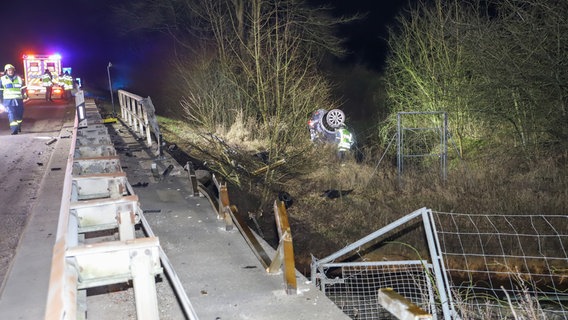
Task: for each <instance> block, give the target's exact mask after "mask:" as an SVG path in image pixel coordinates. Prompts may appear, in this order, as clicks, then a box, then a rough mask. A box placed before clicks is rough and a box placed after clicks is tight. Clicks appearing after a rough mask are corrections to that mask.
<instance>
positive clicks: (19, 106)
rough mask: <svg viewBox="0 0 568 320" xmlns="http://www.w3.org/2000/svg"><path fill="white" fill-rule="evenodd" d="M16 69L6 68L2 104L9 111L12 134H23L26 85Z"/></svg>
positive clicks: (0, 89) (0, 96)
mask: <svg viewBox="0 0 568 320" xmlns="http://www.w3.org/2000/svg"><path fill="white" fill-rule="evenodd" d="M15 72H16V68H14V66H13V65H11V64H7V65H5V66H4V75H3V76H2V77H1V78H0V103H2V105H3V106H4V108H5V109H6V110H7V111H8V121H10V130H11V131H12V134H18V133H19V132H21V131H22V130H21V127H22V121H23V118H24V92H23V90H25V87H24V83H23V81H22V78H20V76H18V75H16V74H15Z"/></svg>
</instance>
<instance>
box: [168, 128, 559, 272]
mask: <svg viewBox="0 0 568 320" xmlns="http://www.w3.org/2000/svg"><path fill="white" fill-rule="evenodd" d="M159 121H160V126H161V128H162V130H163V133H164V138H165V139H166V141H170V142H175V143H176V144H177V145H178V147H180V148H181V149H182V150H185V151H186V152H187V153H189V154H192V153H194V152H195V150H194V149H192V147H193V146H194V145H195V144H196V143H197V142H196V140H198V139H199V136H198V135H196V134H195V133H194V130H192V128H191V127H190V126H189V125H188V124H186V123H185V122H184V121H180V120H172V119H167V118H160V119H159ZM240 141H241V143H242V140H240ZM236 143H237V142H230V143H228V144H229V145H232V146H234V147H235V150H239V151H241V152H243V153H245V156H246V153H247V152H248V153H249V156H250V157H252V153H254V151H255V150H257V147H256V146H257V145H258V141H256V142H255V147H254V148H247V146H246V142H245V145H237V144H236ZM195 156H196V157H199V155H195ZM239 157H241V158H242V157H243V155H242V154H241V155H239ZM303 157H305V159H304V162H307V163H309V165H306V168H304V169H303V170H300V168H297V169H298V170H297V171H298V172H297V173H296V174H287V175H283V177H284V178H281V179H280V180H279V181H278V184H277V187H272V188H268V190H267V189H263V188H262V185H260V184H258V183H255V182H254V180H251V181H248V182H246V183H243V184H242V185H241V186H240V188H239V190H238V191H237V190H235V189H236V188H235V187H233V188H232V189H233V190H232V192H233V193H236V192H239V194H240V196H239V198H245V199H247V201H239V204H238V206H239V209H240V211H241V212H245V213H247V212H254V215H255V216H256V217H257V218H258V219H259V220H260V221H261V225H262V226H267V228H270V225H271V224H273V214H272V203H273V201H274V200H275V199H276V191H278V190H283V191H286V192H288V193H289V194H290V195H291V196H292V198H293V199H294V203H293V205H292V206H291V207H290V208H289V209H288V214H289V217H290V223H291V227H292V234H293V237H294V247H295V252H296V256H297V264H298V267H299V269H300V271H305V272H308V271H309V262H310V261H311V255H312V254H313V255H314V256H316V257H318V258H321V257H324V256H326V255H328V254H330V253H332V252H335V251H337V250H338V249H340V248H342V247H344V246H346V245H348V244H350V243H352V242H354V241H356V240H358V239H360V238H361V237H363V236H365V235H367V234H369V233H372V232H373V231H375V230H377V229H379V228H381V227H383V226H385V225H387V224H388V223H390V222H392V221H394V220H396V219H398V218H400V217H402V216H404V215H406V214H408V213H410V212H413V211H415V210H417V209H419V208H422V207H428V208H431V209H433V210H436V211H443V212H460V213H468V214H475V213H503V214H566V208H567V207H568V178H567V177H568V169H567V167H566V165H565V164H566V156H565V155H562V154H559V155H556V156H549V157H543V158H539V159H534V160H532V161H530V162H526V161H525V160H524V159H522V158H520V157H515V156H512V155H510V154H502V155H501V157H499V158H496V157H495V155H492V157H491V158H487V159H484V158H481V157H480V158H477V159H473V160H470V161H467V162H464V161H458V160H455V159H454V160H452V161H454V162H453V164H452V167H451V168H450V169H449V170H448V173H447V180H446V181H442V179H441V177H440V172H439V169H438V165H437V164H435V165H433V166H431V167H425V168H420V169H415V170H414V169H412V168H409V169H408V170H407V171H406V172H405V173H404V174H403V176H402V177H401V179H399V177H398V176H397V170H396V167H395V166H394V165H392V163H393V162H394V161H390V162H389V161H382V162H381V163H380V164H378V160H377V159H376V158H372V157H368V158H367V160H365V161H364V162H356V161H355V160H354V159H352V158H349V159H347V160H346V161H345V162H343V163H339V162H338V161H337V159H336V156H335V152H334V150H333V148H330V147H329V146H314V147H313V149H312V150H310V151H309V152H305V153H304V154H303ZM257 165H260V164H257ZM282 170H285V169H282ZM286 170H290V168H287V169H286ZM326 190H341V191H346V192H345V193H347V194H345V195H343V196H341V197H339V198H334V199H330V198H329V197H326V196H324V192H325V191H326ZM243 194H246V195H245V196H244V197H243ZM233 198H235V197H233ZM243 206H244V207H246V208H243ZM264 233H266V232H264ZM405 254H408V255H412V254H414V253H412V252H405V251H404V250H401V251H400V252H398V253H397V255H402V256H404V255H405Z"/></svg>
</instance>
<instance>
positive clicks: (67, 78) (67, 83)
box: [63, 71, 73, 100]
mask: <svg viewBox="0 0 568 320" xmlns="http://www.w3.org/2000/svg"><path fill="white" fill-rule="evenodd" d="M63 89H64V90H65V99H67V100H69V99H71V90H72V89H73V77H72V76H71V75H70V74H69V72H68V71H65V73H64V74H63Z"/></svg>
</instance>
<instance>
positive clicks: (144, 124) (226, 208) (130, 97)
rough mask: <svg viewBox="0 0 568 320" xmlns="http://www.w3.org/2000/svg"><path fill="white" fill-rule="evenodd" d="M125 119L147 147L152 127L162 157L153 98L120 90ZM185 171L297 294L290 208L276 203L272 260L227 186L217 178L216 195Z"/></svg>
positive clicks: (220, 216)
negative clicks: (277, 238) (141, 134)
mask: <svg viewBox="0 0 568 320" xmlns="http://www.w3.org/2000/svg"><path fill="white" fill-rule="evenodd" d="M118 96H119V101H120V106H121V116H122V118H123V120H124V122H126V123H127V124H128V125H129V126H131V127H132V128H133V129H134V131H136V132H144V134H145V136H146V137H147V144H148V145H149V146H151V145H152V139H151V134H150V128H151V129H152V130H153V132H154V135H155V136H156V138H158V150H159V152H160V155H161V152H162V151H161V150H162V149H161V145H162V143H163V142H162V137H161V134H160V130H159V127H158V122H157V119H156V117H155V109H154V105H153V104H152V100H151V99H150V97H148V98H142V97H140V96H139V95H136V94H133V93H130V92H127V91H124V90H119V92H118ZM283 163H284V160H280V161H278V162H277V163H275V164H273V165H271V166H266V167H263V168H260V169H259V170H257V171H256V172H255V173H254V174H260V173H262V172H265V171H267V170H270V169H273V168H274V167H275V166H279V165H282V164H283ZM184 168H185V170H187V171H188V173H189V180H190V183H191V187H192V189H193V196H196V195H199V193H201V194H203V195H205V196H206V197H207V198H208V199H209V201H210V202H211V204H212V206H213V208H214V209H215V210H216V211H217V218H218V219H220V220H224V221H225V229H226V230H227V231H229V230H232V229H233V227H234V226H236V227H237V228H238V229H239V231H240V233H241V234H242V235H243V237H244V239H245V241H246V242H247V244H248V245H249V247H250V248H251V249H252V251H253V253H254V254H255V256H256V257H257V258H258V260H259V261H260V263H261V264H262V265H263V267H264V268H265V269H266V271H267V272H269V273H271V274H276V273H278V272H279V271H280V268H282V270H283V271H284V272H283V273H284V282H285V285H286V292H287V293H288V294H295V293H296V290H297V283H296V276H295V270H296V269H295V265H294V250H293V245H292V232H291V230H290V226H289V224H288V216H287V213H286V207H285V206H284V203H283V202H281V201H280V202H279V201H276V202H275V204H274V214H275V219H276V223H277V227H278V235H279V236H280V244H279V246H278V248H277V250H276V255H275V257H274V258H273V259H271V258H270V257H269V256H268V254H267V253H266V251H265V250H264V248H263V247H262V245H261V244H260V242H259V241H258V239H257V238H256V236H255V235H254V233H253V231H252V230H250V228H249V227H248V225H247V224H246V222H245V221H244V220H243V218H242V217H241V216H240V215H239V214H238V211H237V207H236V206H233V205H231V204H230V201H229V192H228V189H227V184H226V183H219V182H218V181H217V179H216V178H215V175H213V182H214V184H215V187H216V190H215V191H216V192H215V193H212V192H211V190H208V189H207V188H205V187H204V186H203V185H201V184H199V183H198V181H197V177H196V175H195V172H194V171H193V167H192V165H191V163H188V164H186V165H185V167H184Z"/></svg>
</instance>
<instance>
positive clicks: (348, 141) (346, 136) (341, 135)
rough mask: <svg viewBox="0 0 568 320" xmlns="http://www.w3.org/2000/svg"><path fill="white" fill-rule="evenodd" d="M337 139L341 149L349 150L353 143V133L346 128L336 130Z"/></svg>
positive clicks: (338, 147)
mask: <svg viewBox="0 0 568 320" xmlns="http://www.w3.org/2000/svg"><path fill="white" fill-rule="evenodd" d="M335 140H336V141H337V149H339V151H347V150H349V149H351V146H352V145H353V135H352V134H351V132H349V130H347V129H345V128H343V129H338V130H337V131H335Z"/></svg>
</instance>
